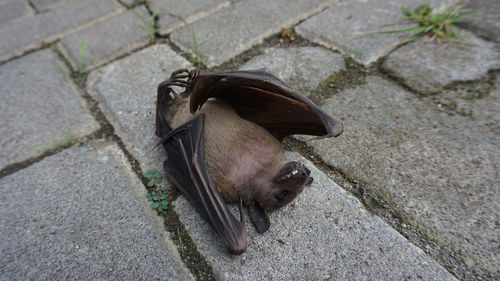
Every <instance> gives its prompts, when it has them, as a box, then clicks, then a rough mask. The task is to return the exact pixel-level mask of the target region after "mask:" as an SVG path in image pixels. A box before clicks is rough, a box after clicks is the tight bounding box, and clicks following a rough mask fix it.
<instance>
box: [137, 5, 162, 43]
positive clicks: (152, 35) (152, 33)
mask: <svg viewBox="0 0 500 281" xmlns="http://www.w3.org/2000/svg"><path fill="white" fill-rule="evenodd" d="M131 11H132V13H134V15H136V16H137V17H138V18H139V19H140V20H141V22H142V25H141V28H142V29H144V30H146V31H147V33H148V35H149V40H150V41H151V42H154V41H155V40H156V33H157V32H158V29H157V28H155V19H156V17H157V16H158V12H157V11H154V12H153V14H152V15H151V16H150V17H149V18H148V19H147V20H146V19H145V18H144V17H143V16H141V15H140V14H139V13H138V12H137V11H136V10H134V9H132V10H131Z"/></svg>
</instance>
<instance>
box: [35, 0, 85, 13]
mask: <svg viewBox="0 0 500 281" xmlns="http://www.w3.org/2000/svg"><path fill="white" fill-rule="evenodd" d="M68 1H75V0H30V2H31V3H32V4H33V6H34V7H35V9H37V11H39V12H44V11H47V10H49V9H52V8H55V7H56V6H58V5H62V4H64V3H66V2H68Z"/></svg>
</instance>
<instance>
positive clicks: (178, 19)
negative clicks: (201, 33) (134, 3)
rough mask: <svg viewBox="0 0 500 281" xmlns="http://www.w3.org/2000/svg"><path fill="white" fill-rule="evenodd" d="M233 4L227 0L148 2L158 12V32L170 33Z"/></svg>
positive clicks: (159, 0)
mask: <svg viewBox="0 0 500 281" xmlns="http://www.w3.org/2000/svg"><path fill="white" fill-rule="evenodd" d="M230 4H231V1H227V0H190V1H176V0H154V1H150V2H148V5H149V7H150V9H151V11H153V12H157V13H158V18H159V20H158V26H159V30H158V32H159V33H160V34H161V35H165V34H168V33H170V32H172V31H173V30H174V29H176V28H179V27H181V26H183V25H186V24H189V23H191V22H194V21H196V20H198V19H200V18H202V17H205V16H207V15H209V14H211V13H213V12H215V11H217V10H219V9H221V8H222V7H226V6H228V5H230Z"/></svg>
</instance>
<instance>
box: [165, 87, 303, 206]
mask: <svg viewBox="0 0 500 281" xmlns="http://www.w3.org/2000/svg"><path fill="white" fill-rule="evenodd" d="M201 113H205V159H206V161H207V164H208V169H209V173H210V175H211V177H212V180H213V181H214V183H215V185H216V187H217V188H218V189H219V190H220V191H221V193H222V196H223V198H224V201H225V202H227V203H238V201H239V200H240V198H241V199H242V200H243V203H244V204H245V205H246V206H248V205H251V204H252V203H254V202H258V203H259V204H260V205H261V206H262V207H263V208H265V209H266V210H274V209H277V208H280V207H283V206H284V205H286V204H288V203H289V202H290V201H292V200H293V199H294V198H295V197H296V196H297V195H298V194H299V193H300V192H302V190H303V186H304V184H305V183H306V182H307V181H308V180H309V174H310V171H309V170H308V169H307V168H306V167H304V166H301V165H296V166H297V168H298V169H297V174H296V175H293V179H291V181H288V182H287V184H279V183H276V180H277V179H278V178H279V177H280V176H286V174H287V172H293V169H290V171H286V168H285V167H286V166H287V163H288V162H287V161H285V159H284V155H283V148H282V146H281V144H280V143H279V141H278V140H277V139H276V138H275V137H274V136H272V135H271V134H270V133H269V132H268V131H267V130H265V129H264V128H262V127H260V126H258V125H257V124H255V123H252V122H250V121H247V120H245V119H242V118H241V117H240V116H239V115H238V114H237V113H236V112H235V110H234V109H233V108H232V107H231V106H230V105H228V104H227V103H225V102H223V101H220V100H217V99H209V100H208V101H207V102H206V103H205V104H204V105H203V107H202V108H201V109H200V110H199V111H197V112H195V114H191V113H190V111H189V97H183V96H182V95H177V96H176V97H175V99H174V102H173V103H172V105H171V107H170V108H169V109H168V110H167V113H166V117H167V118H166V119H167V120H171V125H172V127H173V128H176V127H178V126H180V125H182V124H184V123H185V122H187V121H188V120H190V119H192V118H194V117H195V116H197V115H199V114H201ZM284 168H285V170H284ZM309 181H312V178H311V179H310V180H309ZM283 191H285V193H284V194H286V195H285V198H279V197H278V198H279V199H281V200H279V199H277V198H276V197H277V196H279V194H280V193H282V192H283Z"/></svg>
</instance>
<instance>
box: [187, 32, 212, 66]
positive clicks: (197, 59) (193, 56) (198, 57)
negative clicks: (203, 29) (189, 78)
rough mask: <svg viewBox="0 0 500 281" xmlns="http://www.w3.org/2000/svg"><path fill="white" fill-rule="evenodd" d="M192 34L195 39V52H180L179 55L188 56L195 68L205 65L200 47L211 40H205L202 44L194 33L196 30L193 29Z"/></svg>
mask: <svg viewBox="0 0 500 281" xmlns="http://www.w3.org/2000/svg"><path fill="white" fill-rule="evenodd" d="M191 34H192V37H193V45H194V51H193V52H191V51H188V52H179V55H188V56H189V61H190V62H191V64H192V65H193V66H197V65H200V64H202V63H203V54H202V53H201V52H200V47H201V46H203V44H205V43H206V42H207V41H208V40H210V39H211V38H208V39H205V40H203V41H202V42H201V43H198V40H197V39H196V33H195V32H194V29H191Z"/></svg>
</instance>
